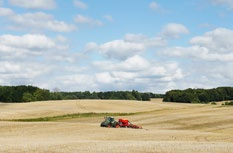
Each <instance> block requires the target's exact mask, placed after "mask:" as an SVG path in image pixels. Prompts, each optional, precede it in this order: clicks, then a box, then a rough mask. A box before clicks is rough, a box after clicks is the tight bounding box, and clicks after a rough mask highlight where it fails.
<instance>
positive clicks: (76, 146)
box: [0, 99, 233, 153]
mask: <svg viewBox="0 0 233 153" xmlns="http://www.w3.org/2000/svg"><path fill="white" fill-rule="evenodd" d="M86 112H96V113H103V112H116V113H120V112H123V113H125V112H126V113H130V112H141V113H138V114H136V115H131V116H121V117H119V116H115V118H116V119H118V118H127V119H129V120H130V121H131V122H132V123H134V124H137V125H141V126H142V127H143V129H129V128H117V129H115V128H101V127H100V126H99V125H100V122H102V121H103V116H102V117H83V118H75V119H67V120H60V121H56V122H55V121H54V122H13V121H6V120H7V119H22V118H37V117H46V116H56V115H64V114H72V113H86ZM142 112H144V113H142ZM0 119H1V122H0V152H9V153H11V152H12V153H15V152H18V153H21V152H30V153H31V152H35V153H43V152H50V153H53V152H56V153H57V152H64V153H68V152H69V153H72V152H84V153H92V152H99V153H100V152H101V153H102V152H103V153H105V152H117V153H118V152H122V153H124V152H127V153H128V152H134V153H139V152H143V153H146V152H153V153H231V152H232V150H233V107H223V106H219V105H210V104H205V105H202V104H177V103H162V101H161V99H154V100H152V101H151V102H137V101H124V100H120V101H119V100H73V101H50V102H34V103H23V104H5V103H0Z"/></svg>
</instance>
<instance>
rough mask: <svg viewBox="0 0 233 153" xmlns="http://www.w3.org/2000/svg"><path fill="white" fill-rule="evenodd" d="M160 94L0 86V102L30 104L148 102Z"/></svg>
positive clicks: (160, 95) (159, 96) (160, 96)
mask: <svg viewBox="0 0 233 153" xmlns="http://www.w3.org/2000/svg"><path fill="white" fill-rule="evenodd" d="M162 97H163V95H162V94H153V93H140V92H138V91H135V90H133V91H108V92H90V91H85V92H60V91H59V90H56V91H53V92H50V91H49V90H47V89H40V88H38V87H34V86H25V85H21V86H0V102H15V103H17V102H32V101H46V100H69V99H122V100H139V101H149V100H150V99H151V98H162Z"/></svg>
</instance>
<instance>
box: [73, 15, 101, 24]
mask: <svg viewBox="0 0 233 153" xmlns="http://www.w3.org/2000/svg"><path fill="white" fill-rule="evenodd" d="M74 21H75V22H76V23H79V24H87V25H90V26H102V25H103V23H102V22H101V21H99V20H95V19H92V18H90V17H87V16H83V15H80V14H78V15H76V16H75V18H74Z"/></svg>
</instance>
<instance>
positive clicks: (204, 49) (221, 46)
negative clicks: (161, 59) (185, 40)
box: [161, 28, 233, 62]
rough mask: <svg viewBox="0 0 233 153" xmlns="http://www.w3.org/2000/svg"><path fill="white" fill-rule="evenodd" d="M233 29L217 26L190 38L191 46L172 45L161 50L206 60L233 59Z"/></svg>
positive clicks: (226, 60)
mask: <svg viewBox="0 0 233 153" xmlns="http://www.w3.org/2000/svg"><path fill="white" fill-rule="evenodd" d="M232 37H233V30H230V29H226V28H217V29H215V30H213V31H209V32H207V33H205V34H204V35H203V36H196V37H194V38H192V39H191V40H190V44H191V45H192V46H190V47H172V48H167V49H164V50H163V51H161V53H163V54H165V55H168V56H175V57H188V58H191V59H196V60H198V59H199V60H204V61H221V62H231V61H233V53H232V48H233V42H232Z"/></svg>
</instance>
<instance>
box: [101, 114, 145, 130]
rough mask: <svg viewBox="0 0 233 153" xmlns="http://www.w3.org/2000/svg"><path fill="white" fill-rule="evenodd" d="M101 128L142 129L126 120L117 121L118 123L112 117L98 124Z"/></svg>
mask: <svg viewBox="0 0 233 153" xmlns="http://www.w3.org/2000/svg"><path fill="white" fill-rule="evenodd" d="M100 126H101V127H115V128H119V127H121V128H133V129H142V127H141V126H138V125H134V124H132V123H130V121H129V120H127V119H119V120H118V122H117V121H115V120H114V118H113V117H105V121H103V122H102V123H101V124H100Z"/></svg>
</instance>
